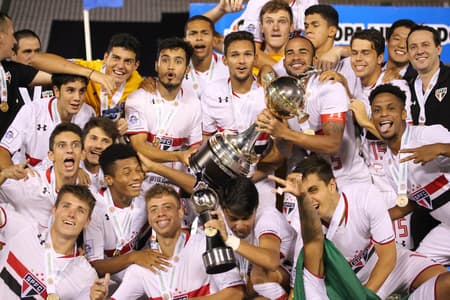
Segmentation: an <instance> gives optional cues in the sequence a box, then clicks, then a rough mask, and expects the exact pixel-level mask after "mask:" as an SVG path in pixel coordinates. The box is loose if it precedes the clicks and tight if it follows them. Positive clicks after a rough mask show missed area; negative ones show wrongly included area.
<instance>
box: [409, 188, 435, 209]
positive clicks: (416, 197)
mask: <svg viewBox="0 0 450 300" xmlns="http://www.w3.org/2000/svg"><path fill="white" fill-rule="evenodd" d="M411 200H413V201H415V202H416V203H417V204H418V205H420V206H422V207H424V208H426V209H433V205H432V203H431V198H430V194H429V193H428V192H427V191H426V190H425V189H424V188H422V189H419V190H417V191H415V192H414V193H413V194H412V195H411Z"/></svg>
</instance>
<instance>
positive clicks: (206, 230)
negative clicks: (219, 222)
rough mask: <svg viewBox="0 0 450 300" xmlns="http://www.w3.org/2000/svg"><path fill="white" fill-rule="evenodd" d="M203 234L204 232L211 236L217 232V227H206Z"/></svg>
mask: <svg viewBox="0 0 450 300" xmlns="http://www.w3.org/2000/svg"><path fill="white" fill-rule="evenodd" d="M205 234H206V236H209V237H213V236H215V235H216V234H217V229H215V228H212V227H206V228H205Z"/></svg>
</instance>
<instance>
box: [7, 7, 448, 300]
mask: <svg viewBox="0 0 450 300" xmlns="http://www.w3.org/2000/svg"><path fill="white" fill-rule="evenodd" d="M241 8H242V1H241V0H220V1H219V2H218V4H217V5H216V7H214V8H213V9H212V10H210V11H208V12H207V13H205V15H197V16H193V17H191V18H189V19H188V21H187V22H186V24H185V30H184V33H185V36H184V37H174V38H167V39H163V40H161V42H160V44H159V47H158V51H157V54H156V62H155V72H156V73H157V76H156V77H155V78H152V77H146V78H143V77H142V76H141V75H140V74H139V73H138V71H137V69H138V67H139V63H140V58H141V51H140V43H139V41H138V40H137V39H136V38H135V37H134V36H132V35H131V34H128V33H121V34H115V35H113V36H112V37H111V39H110V42H109V44H108V47H107V49H106V51H105V54H104V57H103V60H95V61H85V60H81V59H66V58H62V57H60V56H58V55H55V54H49V53H41V52H40V41H39V37H38V36H37V35H36V34H35V33H33V32H32V31H31V30H21V31H18V32H14V27H13V22H12V20H11V18H10V17H9V16H7V15H6V14H4V13H0V59H1V64H0V67H1V68H0V91H1V97H0V101H1V102H0V111H1V112H0V115H1V116H0V117H1V120H0V126H1V127H0V134H1V139H0V246H1V250H0V286H1V289H0V298H1V299H17V298H26V299H105V298H111V299H117V300H119V299H141V298H142V299H144V298H147V299H164V300H167V299H188V298H198V299H207V298H208V299H209V298H210V299H288V298H290V297H292V298H295V299H334V298H336V297H339V299H340V298H344V297H345V298H347V299H379V298H381V299H387V298H389V297H392V296H393V295H396V294H397V295H401V296H408V297H409V299H448V298H449V297H450V296H449V295H450V272H449V271H447V269H446V266H448V265H450V202H449V200H450V183H449V180H450V168H449V167H450V159H449V157H450V133H449V131H448V130H449V129H450V122H449V118H448V116H447V111H448V109H450V96H449V94H448V93H447V89H448V86H449V85H450V68H449V67H447V66H446V65H445V64H444V63H443V62H442V61H440V53H441V51H442V46H441V42H440V38H439V34H438V32H437V31H436V30H435V29H433V28H432V27H429V26H426V25H418V24H415V23H414V22H413V21H412V20H406V19H402V20H398V21H396V22H394V23H393V24H392V26H391V27H390V28H389V30H388V31H387V33H386V39H385V38H384V37H383V35H382V33H381V32H379V31H377V30H375V29H365V30H361V31H358V32H356V33H355V34H354V35H353V37H352V39H351V42H350V45H349V46H335V45H334V39H335V36H336V33H337V30H338V25H339V17H338V13H337V11H336V10H335V9H334V8H333V7H332V6H330V5H324V4H318V1H314V0H309V1H289V0H270V1H268V0H250V1H249V2H248V4H247V7H246V9H245V11H244V13H243V15H242V17H241V18H239V19H238V20H236V21H235V22H234V23H233V25H232V27H231V28H230V30H229V32H227V34H226V35H225V36H221V35H220V34H218V33H216V32H215V30H214V22H215V21H217V20H218V19H219V18H220V17H222V16H223V15H224V14H225V13H228V12H234V11H238V10H240V9H241ZM385 45H387V50H388V51H387V53H388V57H387V58H385V57H384V50H385ZM281 76H291V77H294V78H296V79H298V81H297V83H298V88H299V89H301V90H302V92H303V103H302V105H301V107H298V108H296V109H297V111H298V115H297V116H295V117H293V118H290V119H283V118H280V116H279V115H278V114H277V112H275V111H273V110H271V106H270V105H268V103H269V102H270V101H272V99H268V96H267V93H266V88H267V87H268V86H269V85H270V84H271V82H272V80H273V79H274V78H277V77H281ZM253 125H255V128H256V130H257V132H258V135H257V137H255V139H256V140H255V145H254V155H253V153H252V157H251V159H250V160H249V161H250V162H251V166H250V173H249V174H248V176H247V177H243V176H236V178H230V179H229V180H227V181H226V182H219V181H217V182H213V184H212V185H213V187H214V191H215V192H214V193H213V195H214V197H216V198H217V203H218V205H217V207H216V208H215V210H213V211H211V212H210V214H211V215H213V216H214V218H212V219H210V220H209V221H206V222H205V223H203V224H202V222H201V221H200V220H199V218H198V217H197V216H196V214H197V212H196V210H195V208H194V207H193V206H192V203H191V202H192V201H191V200H190V197H189V194H191V193H193V191H194V190H195V188H196V186H197V184H198V181H199V178H198V174H191V173H190V170H189V161H190V158H191V157H192V155H196V153H197V151H198V150H199V148H200V147H202V145H204V144H205V143H208V139H209V138H210V137H211V136H212V135H214V134H216V133H218V132H219V133H224V134H229V135H235V134H240V133H243V132H245V131H246V130H247V129H248V128H250V127H251V126H253ZM275 174H276V176H275ZM208 175H210V174H208ZM213 179H214V178H213ZM277 200H278V201H280V202H282V209H280V210H278V209H277V208H276V207H277V205H276V204H277ZM215 231H218V232H219V233H220V236H221V238H222V239H223V241H224V243H225V245H226V246H228V247H230V248H231V249H232V250H233V252H234V256H235V258H236V267H235V268H233V269H231V270H229V271H226V272H221V273H218V274H208V273H207V272H206V269H205V265H204V261H203V258H202V254H203V253H204V252H205V251H207V250H208V248H207V240H208V234H210V233H211V232H215ZM205 232H206V233H205Z"/></svg>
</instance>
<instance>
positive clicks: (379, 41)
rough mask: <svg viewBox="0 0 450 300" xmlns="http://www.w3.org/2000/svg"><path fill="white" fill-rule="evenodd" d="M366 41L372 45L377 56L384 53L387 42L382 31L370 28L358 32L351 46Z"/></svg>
mask: <svg viewBox="0 0 450 300" xmlns="http://www.w3.org/2000/svg"><path fill="white" fill-rule="evenodd" d="M355 39H358V40H366V41H369V42H371V43H372V46H373V48H374V49H375V51H376V52H377V55H380V54H383V53H384V47H385V40H384V37H383V35H382V34H381V32H380V31H378V30H376V29H373V28H370V29H364V30H360V31H357V32H355V33H354V34H353V36H352V40H351V41H350V46H351V45H353V41H354V40H355Z"/></svg>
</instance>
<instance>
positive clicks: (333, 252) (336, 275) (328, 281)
mask: <svg viewBox="0 0 450 300" xmlns="http://www.w3.org/2000/svg"><path fill="white" fill-rule="evenodd" d="M323 247H324V253H323V255H324V257H323V261H324V264H325V274H326V276H325V285H326V288H327V295H328V298H329V299H330V300H351V299H358V300H364V299H367V300H379V299H380V297H378V296H377V295H376V294H375V293H374V292H372V291H371V290H369V289H368V288H366V287H364V286H363V285H362V284H361V282H360V281H359V279H358V277H356V275H355V273H354V272H353V270H352V268H350V265H349V264H348V262H347V260H346V259H345V258H344V257H343V256H342V254H341V253H340V252H339V250H338V249H336V247H335V246H334V244H333V243H332V242H330V241H329V240H327V239H325V240H324V245H323ZM303 260H304V255H303V250H302V251H301V252H300V255H299V256H298V260H297V266H296V268H297V269H296V271H297V273H296V277H295V287H294V299H295V300H305V299H306V298H305V287H304V282H303Z"/></svg>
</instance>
